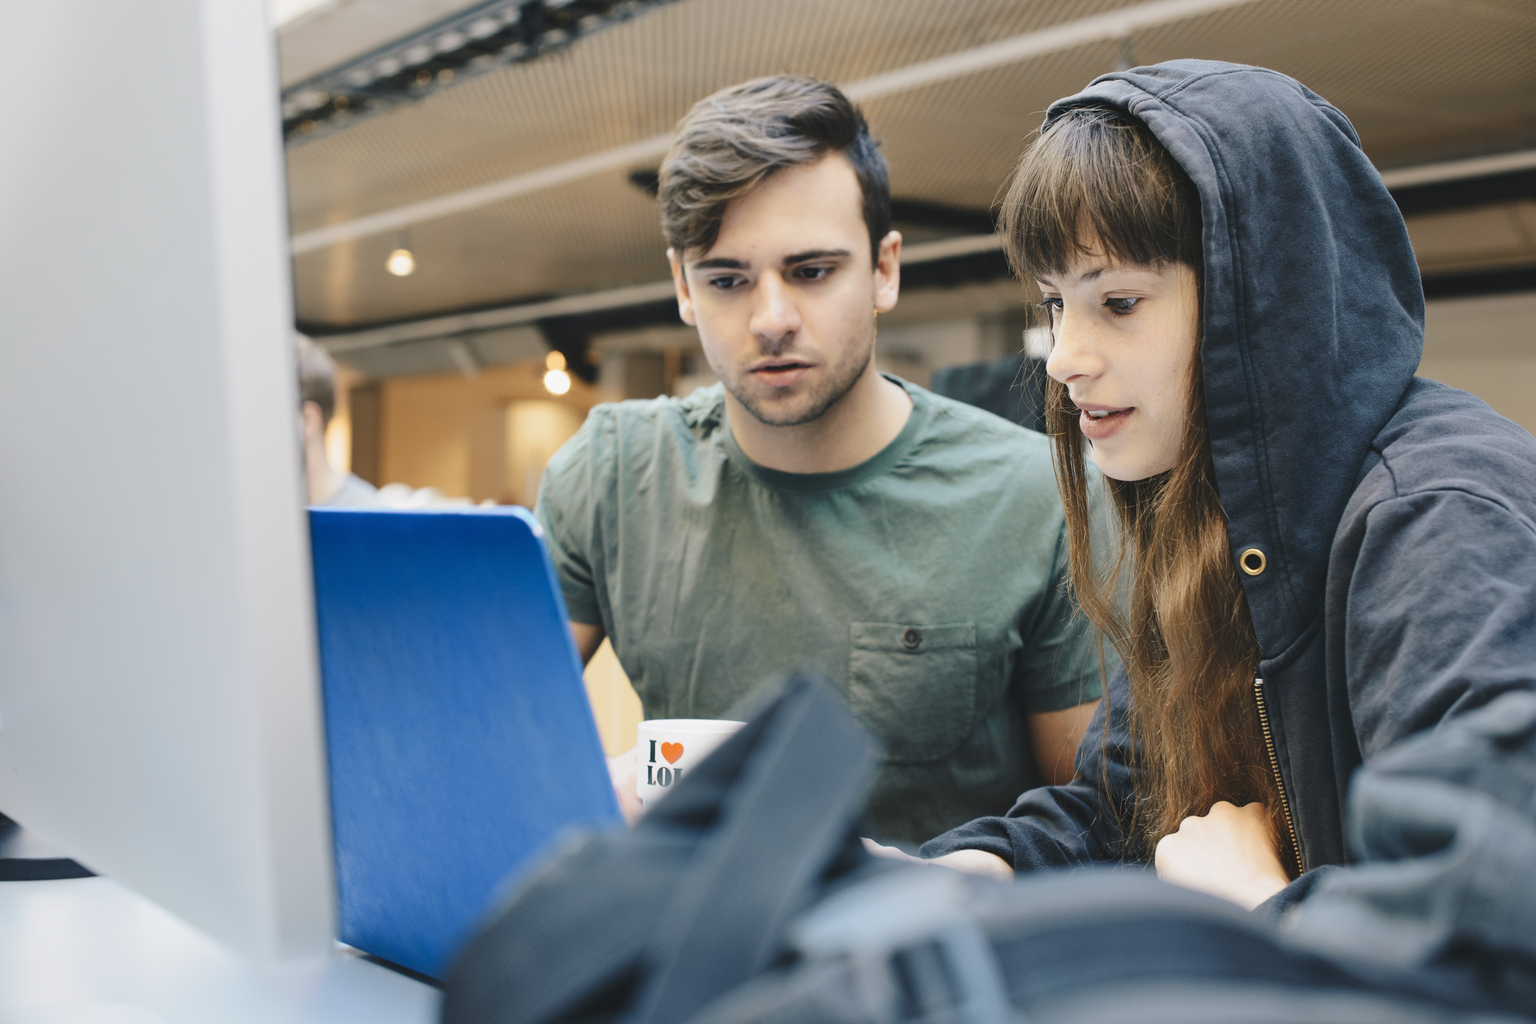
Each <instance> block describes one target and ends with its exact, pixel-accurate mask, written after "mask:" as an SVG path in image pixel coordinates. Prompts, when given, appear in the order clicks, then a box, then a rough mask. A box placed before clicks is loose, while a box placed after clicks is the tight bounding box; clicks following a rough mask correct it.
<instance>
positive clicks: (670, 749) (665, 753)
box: [661, 743, 683, 764]
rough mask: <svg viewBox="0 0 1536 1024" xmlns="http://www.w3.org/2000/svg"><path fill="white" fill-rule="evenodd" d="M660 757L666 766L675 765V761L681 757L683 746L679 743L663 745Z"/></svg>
mask: <svg viewBox="0 0 1536 1024" xmlns="http://www.w3.org/2000/svg"><path fill="white" fill-rule="evenodd" d="M661 756H662V757H664V758H666V759H667V764H677V759H678V758H680V757H682V756H683V745H682V744H681V743H663V744H662V745H661Z"/></svg>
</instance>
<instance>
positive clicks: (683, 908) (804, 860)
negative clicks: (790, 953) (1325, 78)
mask: <svg viewBox="0 0 1536 1024" xmlns="http://www.w3.org/2000/svg"><path fill="white" fill-rule="evenodd" d="M773 717H774V721H773V723H772V726H771V727H770V728H769V729H768V730H767V731H766V734H765V735H764V736H763V738H762V744H761V746H760V747H759V748H758V749H757V750H756V751H754V752H753V756H752V757H751V758H750V759H749V761H748V762H747V764H746V765H745V770H744V771H743V773H742V776H741V777H740V778H739V780H738V781H737V783H736V784H735V785H734V786H733V787H732V789H731V792H730V793H729V794H728V796H727V799H726V804H725V807H724V809H723V815H722V818H721V822H720V824H719V825H718V826H717V827H716V830H715V832H714V834H713V835H711V836H710V838H709V839H708V840H707V841H706V842H705V844H704V845H703V846H702V847H701V848H700V850H699V852H698V855H697V856H696V858H695V861H694V863H693V865H691V866H690V867H689V869H688V874H687V876H686V877H685V878H684V880H683V881H682V882H681V883H680V884H679V885H678V888H677V890H676V891H675V892H674V894H673V898H672V901H671V903H670V904H669V906H668V907H667V909H666V911H665V912H664V913H663V915H662V919H661V921H660V922H659V923H658V927H657V930H656V933H655V939H654V941H653V942H652V943H651V946H650V949H649V950H648V956H647V959H648V960H649V961H650V963H651V964H653V965H654V968H655V969H654V973H653V974H652V975H651V978H650V980H649V982H648V983H647V985H646V987H645V989H644V990H643V991H642V992H641V995H640V998H639V1000H638V1004H637V1006H636V1010H635V1013H634V1014H633V1016H632V1017H631V1018H630V1019H631V1020H632V1021H634V1022H635V1024H652V1022H656V1024H660V1022H667V1024H672V1022H676V1021H682V1020H686V1019H687V1018H689V1017H690V1016H692V1015H693V1014H694V1013H695V1012H696V1011H698V1010H699V1009H700V1008H702V1007H703V1006H704V1005H706V1004H707V1003H709V1002H711V1001H712V1000H713V999H715V998H716V997H718V996H720V995H721V994H723V993H725V992H727V991H729V990H730V989H733V988H735V987H736V986H738V985H740V984H742V983H743V982H745V981H746V980H747V979H749V978H751V977H752V976H753V975H754V974H757V973H759V972H761V971H762V970H764V969H765V968H767V967H768V966H769V965H770V964H772V963H773V961H774V960H775V959H776V958H777V957H778V956H779V955H780V952H781V951H782V950H783V949H784V947H785V939H784V930H785V926H786V924H787V923H788V921H789V920H790V919H791V918H792V917H793V916H794V915H795V914H796V913H798V912H799V911H801V910H802V909H804V908H805V907H806V906H807V905H808V904H809V903H810V902H811V901H812V899H813V897H814V895H815V893H816V888H817V883H818V881H819V880H820V879H821V877H822V875H823V874H824V873H825V870H826V868H827V865H828V864H829V863H830V862H831V861H832V859H833V858H834V857H835V856H836V855H837V853H838V852H839V851H840V850H841V849H842V848H843V846H844V845H845V843H846V842H847V840H848V837H849V833H850V829H851V828H852V826H853V823H854V821H855V820H856V818H857V816H858V814H859V811H860V809H861V808H862V805H863V799H864V793H865V787H866V783H867V782H868V780H869V778H870V776H871V775H872V774H873V772H874V769H875V765H876V762H877V752H876V748H875V745H874V741H873V740H872V739H871V738H870V737H869V735H868V734H867V733H866V732H865V731H864V729H863V728H862V727H861V726H860V725H859V724H858V722H856V721H855V720H854V718H853V716H852V715H851V714H850V713H849V711H848V710H847V708H845V707H844V706H843V704H842V702H841V701H839V700H838V699H837V697H836V696H835V695H834V694H833V693H832V691H831V690H830V689H829V688H828V687H827V686H826V685H825V684H823V683H820V682H816V681H814V680H811V679H809V678H805V677H797V678H795V679H794V680H792V681H791V682H790V683H789V685H788V686H787V687H786V690H785V692H784V694H783V696H782V697H781V699H780V700H779V702H778V706H777V707H776V708H774V710H773Z"/></svg>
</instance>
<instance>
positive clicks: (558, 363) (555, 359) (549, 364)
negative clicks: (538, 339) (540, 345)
mask: <svg viewBox="0 0 1536 1024" xmlns="http://www.w3.org/2000/svg"><path fill="white" fill-rule="evenodd" d="M544 368H545V369H546V370H563V369H565V353H564V352H559V351H555V352H551V353H550V354H549V355H547V356H545V357H544Z"/></svg>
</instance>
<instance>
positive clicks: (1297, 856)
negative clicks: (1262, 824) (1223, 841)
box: [1253, 679, 1307, 874]
mask: <svg viewBox="0 0 1536 1024" xmlns="http://www.w3.org/2000/svg"><path fill="white" fill-rule="evenodd" d="M1253 696H1254V699H1255V700H1256V701H1258V705H1259V726H1260V728H1262V729H1263V730H1264V747H1265V749H1267V750H1268V751H1269V768H1270V771H1272V772H1274V773H1275V785H1276V787H1278V788H1279V790H1280V810H1281V811H1283V812H1285V828H1286V831H1287V832H1289V833H1290V834H1291V856H1292V858H1293V859H1294V863H1295V864H1296V871H1297V873H1298V874H1305V873H1306V871H1307V865H1306V863H1305V862H1304V861H1303V860H1302V858H1301V844H1300V843H1298V842H1297V841H1296V822H1295V820H1294V819H1293V818H1292V817H1291V801H1290V798H1289V797H1287V796H1286V795H1285V779H1283V778H1281V776H1280V755H1279V754H1277V753H1276V752H1275V736H1274V733H1272V732H1270V731H1269V709H1268V708H1266V707H1265V706H1264V680H1262V679H1255V680H1254V681H1253Z"/></svg>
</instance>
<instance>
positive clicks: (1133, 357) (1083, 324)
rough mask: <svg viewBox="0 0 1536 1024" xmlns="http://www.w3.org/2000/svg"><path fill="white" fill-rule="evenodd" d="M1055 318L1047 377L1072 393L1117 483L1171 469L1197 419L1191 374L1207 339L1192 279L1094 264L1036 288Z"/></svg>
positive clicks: (1168, 271) (1171, 266)
mask: <svg viewBox="0 0 1536 1024" xmlns="http://www.w3.org/2000/svg"><path fill="white" fill-rule="evenodd" d="M1039 285H1040V291H1041V292H1042V293H1043V294H1044V296H1045V306H1046V308H1047V309H1048V310H1049V311H1050V314H1051V337H1052V344H1051V356H1050V358H1049V359H1047V360H1046V363H1045V370H1046V372H1047V373H1049V374H1050V375H1051V376H1052V377H1054V378H1055V379H1057V380H1059V381H1061V382H1062V383H1063V384H1065V385H1066V386H1067V393H1068V394H1069V395H1070V396H1071V398H1072V402H1073V404H1075V405H1076V406H1077V407H1078V409H1079V410H1081V415H1080V416H1079V418H1078V425H1079V426H1080V427H1081V428H1082V431H1083V436H1084V437H1086V438H1087V439H1088V441H1089V443H1090V444H1092V445H1093V461H1094V462H1096V463H1098V466H1099V469H1100V470H1101V471H1102V472H1103V473H1104V475H1105V476H1107V477H1110V478H1111V479H1114V480H1145V479H1146V478H1147V477H1150V476H1156V475H1157V474H1158V473H1164V472H1167V471H1168V470H1170V469H1172V468H1173V467H1174V464H1175V463H1176V462H1177V461H1178V456H1179V445H1180V442H1181V441H1182V440H1183V438H1184V426H1185V424H1186V422H1187V421H1188V418H1189V414H1190V394H1189V387H1190V371H1191V369H1192V368H1193V363H1192V360H1194V358H1195V349H1196V344H1197V339H1198V338H1199V334H1200V301H1199V292H1198V290H1197V288H1196V284H1195V272H1194V271H1193V270H1192V269H1191V268H1190V267H1189V266H1187V265H1186V264H1183V263H1168V264H1165V265H1163V266H1161V267H1155V266H1134V265H1129V264H1120V263H1114V262H1112V261H1111V260H1109V259H1108V258H1106V257H1101V256H1098V255H1095V254H1090V255H1089V256H1087V257H1085V258H1083V259H1082V260H1080V261H1078V262H1077V263H1076V264H1074V265H1073V266H1071V267H1069V268H1067V271H1066V272H1065V273H1063V274H1060V275H1058V276H1054V277H1042V278H1040V279H1039Z"/></svg>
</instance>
